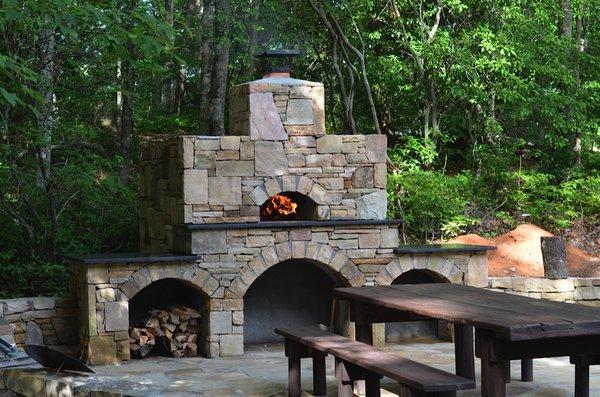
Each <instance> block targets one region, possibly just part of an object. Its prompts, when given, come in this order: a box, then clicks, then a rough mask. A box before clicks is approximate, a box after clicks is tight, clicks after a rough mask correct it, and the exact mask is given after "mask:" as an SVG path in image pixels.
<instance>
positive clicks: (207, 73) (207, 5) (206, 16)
mask: <svg viewBox="0 0 600 397" xmlns="http://www.w3.org/2000/svg"><path fill="white" fill-rule="evenodd" d="M202 4H203V7H202V9H203V12H202V21H201V30H202V42H201V44H200V57H201V58H202V69H201V71H200V121H201V124H202V127H203V128H204V129H205V130H208V129H209V128H210V119H209V113H210V112H209V104H210V92H211V83H212V74H213V72H212V71H213V56H212V55H213V53H212V50H213V36H214V18H215V0H203V3H202ZM207 132H208V131H207Z"/></svg>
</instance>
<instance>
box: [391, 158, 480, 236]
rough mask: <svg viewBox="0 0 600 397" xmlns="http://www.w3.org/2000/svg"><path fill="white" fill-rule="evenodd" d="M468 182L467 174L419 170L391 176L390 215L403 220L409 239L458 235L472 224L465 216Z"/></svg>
mask: <svg viewBox="0 0 600 397" xmlns="http://www.w3.org/2000/svg"><path fill="white" fill-rule="evenodd" d="M471 182H472V181H471V177H470V176H469V174H466V173H464V174H459V175H455V176H448V175H444V174H442V173H439V172H437V171H421V170H413V171H408V172H401V173H400V172H399V173H390V175H389V176H388V199H389V200H388V201H389V215H390V217H395V218H402V219H404V220H405V230H406V233H407V234H408V236H409V237H410V238H411V240H419V241H425V240H430V239H433V238H437V237H441V236H443V237H447V236H451V235H456V234H459V233H461V232H462V231H463V229H464V227H465V226H468V225H471V224H473V222H475V220H474V219H473V218H471V217H469V216H468V215H466V214H467V207H468V205H469V199H470V192H471V190H472V188H471Z"/></svg>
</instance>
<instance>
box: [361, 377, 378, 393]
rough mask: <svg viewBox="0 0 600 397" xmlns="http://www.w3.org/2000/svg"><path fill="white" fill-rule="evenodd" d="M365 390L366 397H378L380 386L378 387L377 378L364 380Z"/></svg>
mask: <svg viewBox="0 0 600 397" xmlns="http://www.w3.org/2000/svg"><path fill="white" fill-rule="evenodd" d="M365 389H366V395H367V397H380V396H381V386H380V385H379V378H368V379H366V380H365Z"/></svg>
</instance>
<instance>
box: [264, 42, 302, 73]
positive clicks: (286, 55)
mask: <svg viewBox="0 0 600 397" xmlns="http://www.w3.org/2000/svg"><path fill="white" fill-rule="evenodd" d="M300 54H301V52H300V51H299V50H296V49H286V48H281V49H279V50H263V51H260V52H257V53H256V54H254V56H255V57H256V58H258V59H260V63H261V69H262V72H263V77H290V72H291V70H292V58H293V57H295V56H298V55H300Z"/></svg>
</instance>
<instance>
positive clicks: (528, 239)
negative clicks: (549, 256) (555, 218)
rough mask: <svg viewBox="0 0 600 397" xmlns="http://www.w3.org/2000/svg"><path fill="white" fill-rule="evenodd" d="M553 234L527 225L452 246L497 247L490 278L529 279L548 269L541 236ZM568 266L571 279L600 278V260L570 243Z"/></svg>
mask: <svg viewBox="0 0 600 397" xmlns="http://www.w3.org/2000/svg"><path fill="white" fill-rule="evenodd" d="M543 236H553V234H552V233H550V232H548V231H546V230H544V229H542V228H540V227H537V226H535V225H532V224H523V225H520V226H519V227H517V228H516V229H515V230H512V231H510V232H508V233H506V234H502V235H500V236H497V237H493V238H491V239H486V238H484V237H481V236H479V235H477V234H467V235H464V236H458V237H457V238H455V239H452V240H450V241H448V242H449V243H463V244H479V245H495V246H496V247H498V249H497V250H496V251H489V252H488V261H489V271H490V277H505V276H527V277H543V276H544V266H543V263H542V251H541V247H540V237H543ZM567 263H568V266H569V275H570V276H571V277H598V276H600V258H597V257H593V256H592V255H590V254H588V253H586V252H585V251H583V250H581V249H579V248H577V247H575V246H573V245H571V244H567Z"/></svg>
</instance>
